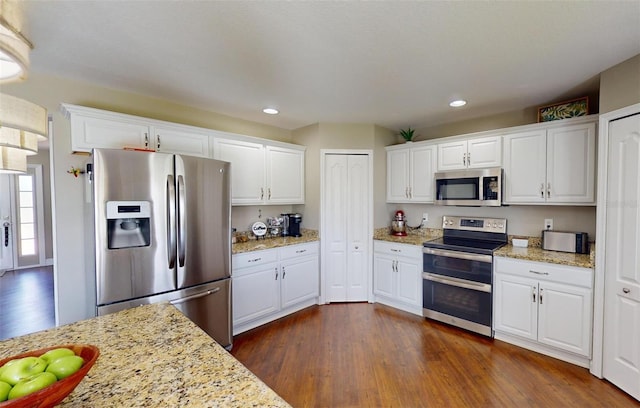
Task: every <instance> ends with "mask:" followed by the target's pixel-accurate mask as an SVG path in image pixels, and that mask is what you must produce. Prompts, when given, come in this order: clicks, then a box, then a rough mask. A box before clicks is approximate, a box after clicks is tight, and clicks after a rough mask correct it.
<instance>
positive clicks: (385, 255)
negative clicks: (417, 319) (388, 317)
mask: <svg viewBox="0 0 640 408" xmlns="http://www.w3.org/2000/svg"><path fill="white" fill-rule="evenodd" d="M373 248H374V254H373V294H374V297H375V301H376V302H378V303H382V304H385V305H388V306H392V307H395V308H398V309H402V310H404V311H407V312H410V313H413V314H417V315H419V316H422V248H421V247H419V246H416V245H409V244H396V243H392V242H385V241H374V243H373Z"/></svg>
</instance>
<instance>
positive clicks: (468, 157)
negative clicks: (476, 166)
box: [467, 152, 471, 166]
mask: <svg viewBox="0 0 640 408" xmlns="http://www.w3.org/2000/svg"><path fill="white" fill-rule="evenodd" d="M470 165H471V152H469V153H467V166H470Z"/></svg>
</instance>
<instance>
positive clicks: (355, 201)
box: [322, 154, 371, 302]
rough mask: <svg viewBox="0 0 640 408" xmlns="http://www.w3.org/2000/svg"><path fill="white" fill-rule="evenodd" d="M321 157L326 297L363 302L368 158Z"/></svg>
mask: <svg viewBox="0 0 640 408" xmlns="http://www.w3.org/2000/svg"><path fill="white" fill-rule="evenodd" d="M324 160H325V166H324V169H325V170H324V173H325V174H324V186H323V188H324V195H323V201H324V203H323V204H324V205H323V208H324V210H323V211H324V214H323V217H324V218H325V220H324V221H323V224H324V227H325V230H324V231H323V233H322V239H323V241H324V242H325V245H327V247H326V248H327V249H326V251H325V254H324V255H325V257H324V258H325V259H323V263H324V264H325V265H326V266H325V271H326V279H327V284H326V289H327V294H326V299H325V300H326V301H327V302H355V301H366V300H367V281H368V270H369V243H368V241H369V240H370V238H371V237H369V236H368V230H369V228H368V227H369V222H370V218H371V217H370V214H369V208H370V200H371V198H370V192H369V185H370V183H369V162H368V160H369V157H368V156H367V155H349V154H327V155H326V156H325V158H324Z"/></svg>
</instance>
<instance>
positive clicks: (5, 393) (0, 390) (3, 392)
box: [0, 381, 11, 402]
mask: <svg viewBox="0 0 640 408" xmlns="http://www.w3.org/2000/svg"><path fill="white" fill-rule="evenodd" d="M9 391H11V384H9V383H6V382H4V381H0V402H2V401H6V400H7V398H9Z"/></svg>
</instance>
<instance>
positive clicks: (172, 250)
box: [166, 175, 176, 286]
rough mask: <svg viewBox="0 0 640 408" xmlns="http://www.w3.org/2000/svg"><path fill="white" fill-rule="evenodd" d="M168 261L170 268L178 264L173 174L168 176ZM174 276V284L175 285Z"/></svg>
mask: <svg viewBox="0 0 640 408" xmlns="http://www.w3.org/2000/svg"><path fill="white" fill-rule="evenodd" d="M166 193H167V261H168V263H169V269H173V268H175V266H176V187H175V182H174V179H173V176H172V175H168V176H167V189H166ZM175 284H176V283H175V278H174V286H175Z"/></svg>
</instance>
